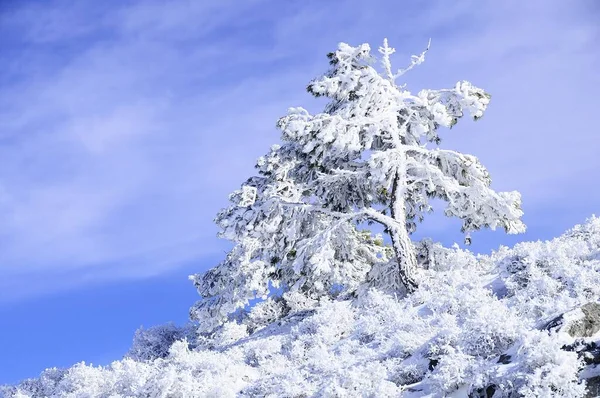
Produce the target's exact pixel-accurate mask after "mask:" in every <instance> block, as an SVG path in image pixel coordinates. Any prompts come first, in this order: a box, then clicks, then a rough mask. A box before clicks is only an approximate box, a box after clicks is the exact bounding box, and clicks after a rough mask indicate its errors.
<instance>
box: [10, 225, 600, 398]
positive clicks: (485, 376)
mask: <svg viewBox="0 0 600 398" xmlns="http://www.w3.org/2000/svg"><path fill="white" fill-rule="evenodd" d="M421 252H422V253H423V254H424V256H423V258H424V260H423V261H422V266H423V269H422V270H421V271H420V272H421V275H420V276H419V277H420V279H421V280H422V281H423V282H422V284H421V286H420V287H419V289H418V290H417V292H416V293H414V294H412V295H410V296H409V297H406V298H402V299H398V298H395V297H390V296H386V295H384V294H382V293H379V292H377V291H368V292H363V293H362V294H360V295H359V296H358V297H355V298H353V299H351V300H350V299H345V300H337V301H336V300H326V301H321V302H311V301H307V300H302V299H301V298H298V297H293V296H288V297H286V300H287V305H288V306H289V313H288V315H286V316H285V317H284V318H282V319H281V320H279V321H277V322H275V323H271V324H269V323H268V320H269V319H271V318H270V317H269V311H272V310H273V308H271V307H269V306H268V305H258V306H256V307H255V310H254V312H253V314H251V316H249V317H246V318H244V319H241V321H240V320H239V319H238V321H240V322H241V323H239V322H238V321H235V320H232V321H231V322H229V323H227V324H225V325H224V326H223V327H222V328H221V329H219V330H218V331H217V332H216V333H214V334H213V335H210V336H207V335H200V336H198V335H196V334H195V333H194V332H193V330H192V329H190V328H187V329H178V328H175V327H172V326H161V327H157V328H154V329H149V330H146V331H140V332H139V333H137V335H136V339H135V341H134V346H133V348H132V350H131V352H130V353H129V356H128V357H127V358H125V359H123V360H120V361H115V362H113V363H112V364H111V365H109V366H107V367H94V366H90V365H86V364H83V363H81V364H78V365H75V366H73V367H72V368H70V369H66V370H58V369H50V370H46V371H45V372H43V373H42V375H41V376H40V378H39V379H33V380H27V381H24V382H22V383H21V384H20V385H18V386H11V387H5V388H4V390H1V389H0V395H2V392H3V393H4V395H6V396H7V397H119V396H134V397H233V396H248V397H264V396H271V397H312V396H315V397H396V396H406V397H427V396H430V397H443V396H455V397H467V396H473V397H492V396H493V397H494V398H498V397H517V396H524V397H583V396H586V394H587V396H589V397H594V396H600V389H599V387H598V385H597V384H594V383H600V376H599V375H600V365H598V363H600V350H598V348H597V347H596V342H598V341H599V340H600V332H599V331H598V330H599V329H600V306H597V305H596V304H595V303H598V302H599V300H600V218H596V217H592V218H591V219H590V220H588V221H587V222H586V223H585V224H583V225H581V226H577V227H575V228H574V229H572V230H570V231H568V232H567V233H565V234H564V235H563V236H561V237H559V238H556V239H554V240H552V241H548V242H530V243H521V244H518V245H516V246H515V247H514V248H512V249H509V248H505V247H502V248H500V250H498V251H497V252H495V253H493V254H492V255H491V256H475V255H473V254H472V253H470V252H467V251H463V250H460V249H458V248H452V249H446V248H442V247H441V246H439V245H433V244H427V243H425V244H422V245H421ZM589 303H592V304H589ZM586 304H587V305H586ZM180 339H184V340H180ZM173 341H175V342H174V343H173ZM169 346H170V349H169V348H168V347H169ZM596 366H597V367H598V368H596ZM584 378H585V379H589V384H590V385H589V389H588V391H587V392H586V383H585V381H582V379H584ZM594 389H595V390H596V391H594Z"/></svg>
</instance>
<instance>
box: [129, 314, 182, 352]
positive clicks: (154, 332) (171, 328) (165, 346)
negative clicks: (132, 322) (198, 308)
mask: <svg viewBox="0 0 600 398" xmlns="http://www.w3.org/2000/svg"><path fill="white" fill-rule="evenodd" d="M192 333H193V329H192V327H191V326H188V327H184V328H180V327H177V326H175V325H173V324H170V323H169V324H165V325H159V326H154V327H151V328H150V329H144V328H140V329H138V330H137V331H136V332H135V335H134V336H133V345H132V347H131V348H130V349H129V352H128V353H127V355H126V356H127V357H129V358H132V359H135V360H138V361H148V360H153V359H156V358H165V357H167V356H168V355H169V349H170V348H171V345H173V343H174V342H176V341H179V340H183V339H184V338H186V337H188V336H190V335H191V334H192Z"/></svg>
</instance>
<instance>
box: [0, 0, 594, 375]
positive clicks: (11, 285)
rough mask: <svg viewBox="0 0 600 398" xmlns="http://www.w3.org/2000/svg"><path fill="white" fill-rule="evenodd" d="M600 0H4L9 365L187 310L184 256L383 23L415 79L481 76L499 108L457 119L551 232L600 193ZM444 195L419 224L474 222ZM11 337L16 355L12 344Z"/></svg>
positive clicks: (2, 149)
mask: <svg viewBox="0 0 600 398" xmlns="http://www.w3.org/2000/svg"><path fill="white" fill-rule="evenodd" d="M599 18H600V7H598V5H597V4H596V3H595V2H594V1H593V0H577V1H572V2H559V1H546V0H532V1H528V2H521V1H516V0H507V1H503V2H498V1H472V0H460V1H453V2H449V1H444V0H438V1H433V0H428V1H422V2H411V1H369V2H365V1H337V2H323V1H287V2H281V1H275V0H272V1H268V0H249V1H247V0H244V1H238V0H218V1H217V0H214V1H213V0H203V1H172V2H162V1H116V0H113V1H102V2H92V1H87V2H85V1H80V2H75V1H44V2H41V1H39V2H38V1H29V2H19V1H3V2H2V4H0V68H1V73H0V326H1V327H0V353H1V354H0V383H3V382H15V381H17V380H19V379H21V378H24V377H32V376H36V375H37V374H38V373H39V372H40V371H41V370H42V369H43V368H45V367H49V366H69V365H71V364H73V363H75V362H78V361H82V360H85V361H86V362H93V363H100V364H102V363H107V362H109V361H110V360H113V359H118V358H119V357H120V356H121V355H122V354H123V353H124V351H125V350H126V349H127V347H128V345H129V343H130V341H131V337H132V335H133V332H134V331H135V329H136V328H137V327H139V326H140V325H142V324H143V325H145V326H150V325H153V324H158V323H162V322H167V321H169V320H173V321H175V322H178V323H181V322H184V321H185V320H186V318H187V309H188V308H189V306H191V305H192V303H193V302H194V300H196V294H195V292H194V289H193V287H192V286H191V285H190V284H189V282H188V281H187V278H186V277H187V275H189V274H190V273H195V272H200V271H203V270H206V269H207V268H209V267H211V266H213V265H215V264H216V263H217V262H218V261H219V260H220V259H221V258H222V256H223V255H224V251H226V250H227V247H228V245H227V243H226V242H221V241H219V240H218V239H217V238H216V237H215V233H216V227H215V226H214V225H213V224H212V219H213V217H214V215H215V214H216V212H217V211H218V210H219V209H220V208H221V207H223V206H225V205H226V204H227V202H226V201H227V195H228V193H229V192H230V191H232V190H234V189H236V188H238V187H239V184H240V183H241V182H242V181H244V180H245V179H246V178H247V177H248V176H249V175H250V174H252V173H253V165H254V161H255V159H256V158H257V157H258V156H260V155H261V154H263V153H264V152H265V151H266V150H267V149H268V147H269V145H271V144H273V143H275V142H277V141H278V135H277V131H276V130H275V128H274V125H275V121H276V120H277V118H278V117H280V116H282V115H284V114H285V112H286V109H287V108H288V107H290V106H304V107H305V108H307V109H309V110H312V111H318V110H319V107H320V106H321V105H322V102H320V101H317V100H314V99H312V98H311V97H310V96H309V95H308V94H306V92H305V90H304V87H305V86H306V84H307V83H308V82H309V81H310V80H311V79H312V78H313V77H315V76H317V75H318V74H319V73H322V72H324V71H325V70H326V68H327V61H326V58H325V54H326V53H327V52H329V51H331V50H333V49H335V47H336V45H337V43H338V42H340V41H345V42H348V43H351V44H359V43H362V42H368V43H370V44H371V45H372V47H374V48H376V47H377V46H378V45H379V44H380V43H381V41H382V39H383V38H384V37H388V39H389V41H390V44H391V45H392V46H394V47H396V48H397V54H396V58H395V59H396V66H397V67H398V68H400V67H403V66H404V65H405V64H406V62H407V61H408V59H409V56H410V55H411V54H414V53H419V52H421V51H422V49H423V48H424V47H425V45H426V43H427V40H428V39H429V38H431V39H432V45H431V50H430V52H429V53H428V55H427V60H426V62H425V63H424V64H423V65H421V66H420V67H419V68H417V69H415V70H413V71H412V72H411V73H410V74H409V75H407V76H406V78H407V83H408V87H409V88H410V89H412V90H414V91H418V90H419V89H421V88H441V87H450V86H452V85H453V84H454V83H455V82H456V81H458V80H462V79H467V80H470V81H472V82H473V83H474V84H475V85H478V86H480V87H482V88H484V89H486V90H487V91H489V92H490V93H491V94H492V104H491V106H490V108H489V111H488V113H487V114H486V116H485V117H484V118H483V119H482V120H481V121H480V122H477V123H473V122H468V121H464V122H462V123H460V124H459V125H458V126H457V127H456V128H455V129H453V130H452V131H446V132H444V133H443V137H444V141H443V146H444V147H447V148H453V149H458V150H461V151H465V152H467V153H471V154H474V155H477V156H478V157H479V158H480V159H481V161H482V163H483V164H484V165H486V166H487V167H488V169H489V170H490V172H491V175H492V177H493V179H494V184H493V185H494V187H495V188H497V189H498V190H513V189H516V190H519V191H521V193H522V195H523V207H524V210H525V212H526V215H525V218H524V219H525V222H526V223H527V224H528V227H529V229H528V232H527V233H526V234H525V235H522V236H517V237H515V236H506V235H504V233H503V232H499V231H498V232H495V233H480V234H476V235H474V236H473V237H474V245H473V250H476V251H484V252H485V251H489V250H490V249H492V248H495V247H497V246H498V245H499V244H513V243H515V242H517V241H519V240H524V239H525V240H532V239H533V240H535V239H547V238H551V237H553V236H556V235H558V234H560V233H561V232H562V231H564V230H565V229H567V228H569V227H571V226H573V225H574V224H577V223H580V222H583V221H584V220H585V219H586V217H589V216H590V215H591V214H593V213H596V214H598V213H600V205H599V204H600V188H599V186H598V183H597V181H596V179H597V177H596V174H597V172H596V170H597V169H598V168H600V157H599V156H598V151H599V149H600V146H599V145H598V138H597V134H598V133H597V131H598V127H597V123H596V117H597V115H598V109H599V107H600V99H599V97H598V94H597V92H596V91H597V89H598V87H600V75H598V73H596V72H595V71H597V70H600V45H599V44H598V43H599V40H600V28H599V27H598V25H597V21H598V19H599ZM458 227H459V224H458V223H457V222H453V221H451V220H447V219H444V218H443V217H439V216H434V217H432V218H431V219H429V220H428V221H426V222H425V224H424V225H423V226H422V228H421V230H420V232H419V236H431V237H432V238H434V239H435V240H438V241H442V242H444V243H446V244H451V243H452V242H454V241H459V242H460V241H461V237H460V234H458V233H457V229H458ZM6 353H8V355H7V354H6Z"/></svg>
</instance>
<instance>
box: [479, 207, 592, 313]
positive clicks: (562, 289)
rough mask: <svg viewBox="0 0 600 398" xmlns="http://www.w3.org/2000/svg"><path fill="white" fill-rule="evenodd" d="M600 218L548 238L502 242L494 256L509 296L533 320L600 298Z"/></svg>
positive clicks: (520, 311) (519, 309) (515, 306)
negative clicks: (510, 246)
mask: <svg viewBox="0 0 600 398" xmlns="http://www.w3.org/2000/svg"><path fill="white" fill-rule="evenodd" d="M599 253H600V218H598V217H592V218H590V219H589V220H588V221H587V223H585V224H583V225H578V226H576V227H575V228H573V229H571V230H569V231H567V232H566V233H565V234H564V235H563V236H561V237H558V238H555V239H553V240H551V241H547V242H524V243H519V244H517V245H516V246H515V247H514V248H513V249H508V248H506V247H502V248H501V249H500V250H498V251H497V252H495V253H494V254H493V255H492V256H491V260H492V262H494V263H496V264H498V267H499V271H500V275H501V278H502V281H503V282H504V284H505V286H506V289H507V291H506V294H507V297H506V300H508V301H509V302H510V306H511V307H513V308H515V310H516V311H518V313H519V315H520V316H522V317H524V318H525V319H528V320H529V321H530V322H537V321H539V320H540V319H545V318H548V317H552V316H554V315H557V314H559V313H562V312H565V311H567V310H569V309H571V308H573V307H575V306H578V305H582V304H585V303H587V302H590V301H598V300H600V255H599Z"/></svg>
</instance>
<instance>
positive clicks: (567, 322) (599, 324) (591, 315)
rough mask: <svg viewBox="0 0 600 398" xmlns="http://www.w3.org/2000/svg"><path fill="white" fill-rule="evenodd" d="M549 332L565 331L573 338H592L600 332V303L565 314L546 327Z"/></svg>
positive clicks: (585, 305)
mask: <svg viewBox="0 0 600 398" xmlns="http://www.w3.org/2000/svg"><path fill="white" fill-rule="evenodd" d="M544 329H546V330H549V331H561V330H562V331H565V332H566V333H568V334H569V336H571V337H591V336H593V335H594V334H596V333H597V332H598V331H600V303H587V304H584V305H582V306H581V307H579V308H576V309H574V310H572V311H569V312H565V313H564V314H561V315H559V316H557V317H556V318H554V319H552V320H551V321H550V322H548V323H546V324H545V325H544Z"/></svg>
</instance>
